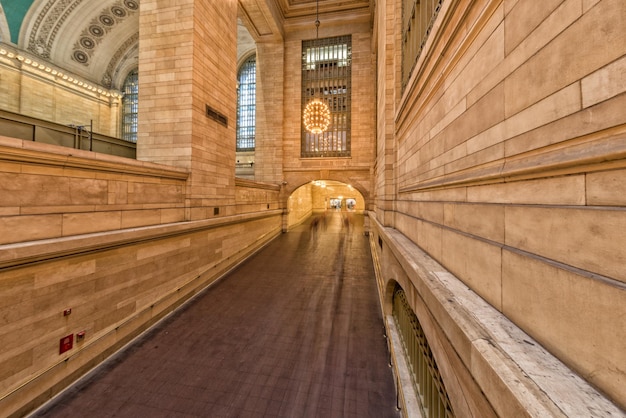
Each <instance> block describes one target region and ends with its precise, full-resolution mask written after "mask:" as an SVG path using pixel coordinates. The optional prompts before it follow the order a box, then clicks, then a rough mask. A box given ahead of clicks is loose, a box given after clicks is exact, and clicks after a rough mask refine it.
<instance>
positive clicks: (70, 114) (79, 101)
mask: <svg viewBox="0 0 626 418" xmlns="http://www.w3.org/2000/svg"><path fill="white" fill-rule="evenodd" d="M15 54H17V51H15ZM0 81H1V82H0V108H2V109H4V110H8V111H10V112H15V113H19V114H22V115H27V116H31V117H35V118H39V119H43V120H46V121H50V122H54V123H59V124H62V125H70V124H72V125H83V126H90V124H91V123H92V122H93V130H94V132H97V133H100V134H103V135H108V136H113V137H119V136H120V134H121V125H120V123H121V122H120V113H119V112H120V107H121V106H120V105H121V99H120V98H119V97H113V96H111V91H109V90H108V89H104V88H102V87H100V89H101V91H104V93H98V92H97V91H90V90H87V89H85V88H83V87H82V86H77V85H75V84H74V83H72V82H68V81H66V80H63V79H60V78H59V77H56V76H53V75H51V74H50V73H46V72H44V71H42V70H39V69H34V68H32V67H31V66H29V65H26V64H23V63H22V62H20V61H18V60H17V59H16V58H8V57H7V56H6V55H0ZM96 87H98V86H96ZM107 93H108V94H109V95H108V96H107V95H106V94H107ZM1 134H2V132H0V135H1Z"/></svg>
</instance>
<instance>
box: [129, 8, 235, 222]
mask: <svg viewBox="0 0 626 418" xmlns="http://www.w3.org/2000/svg"><path fill="white" fill-rule="evenodd" d="M236 71H237V2H236V1H234V0H219V1H218V0H142V2H141V9H140V17H139V121H138V135H137V159H139V160H143V161H150V162H154V163H160V164H165V165H172V166H176V167H184V168H187V169H188V170H189V172H190V176H189V180H188V183H187V219H189V220H194V219H204V218H207V217H213V216H216V215H219V216H221V215H227V214H230V213H234V211H235V209H234V202H235V122H236V120H235V118H236V101H237V92H236ZM207 106H208V107H210V108H211V109H212V114H213V116H214V117H213V118H211V117H208V116H207ZM216 119H217V120H216Z"/></svg>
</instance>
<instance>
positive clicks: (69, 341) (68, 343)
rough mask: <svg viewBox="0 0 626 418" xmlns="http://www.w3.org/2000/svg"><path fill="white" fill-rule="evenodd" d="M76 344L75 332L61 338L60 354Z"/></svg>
mask: <svg viewBox="0 0 626 418" xmlns="http://www.w3.org/2000/svg"><path fill="white" fill-rule="evenodd" d="M73 345H74V334H70V335H68V336H66V337H63V338H61V342H60V344H59V354H63V353H65V352H66V351H68V350H71V349H72V346H73Z"/></svg>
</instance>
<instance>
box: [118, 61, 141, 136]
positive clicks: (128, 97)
mask: <svg viewBox="0 0 626 418" xmlns="http://www.w3.org/2000/svg"><path fill="white" fill-rule="evenodd" d="M123 90H124V98H123V99H122V110H123V112H124V114H123V115H122V138H123V139H125V140H126V141H130V142H137V105H138V103H139V83H138V73H137V70H133V71H131V72H130V73H129V74H128V75H127V76H126V80H125V81H124V87H123Z"/></svg>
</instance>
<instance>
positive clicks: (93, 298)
mask: <svg viewBox="0 0 626 418" xmlns="http://www.w3.org/2000/svg"><path fill="white" fill-rule="evenodd" d="M0 160H1V162H0V196H2V199H0V289H2V291H1V292H0V295H1V297H0V344H3V346H4V350H3V351H2V354H0V411H2V415H3V416H23V415H24V414H25V413H26V412H28V411H29V410H32V409H33V408H35V407H37V406H38V405H40V404H41V403H43V402H45V401H46V400H48V399H49V398H50V397H51V396H53V395H54V394H56V393H57V392H58V391H60V390H62V389H63V388H64V387H65V386H67V385H68V384H70V383H71V382H72V381H73V380H75V379H76V378H77V377H79V376H80V375H81V374H82V373H85V372H86V371H88V370H89V369H91V368H92V367H94V366H96V365H97V364H98V363H100V362H101V361H103V360H104V359H105V358H106V357H107V356H108V355H110V354H112V353H113V352H115V351H116V350H118V349H119V348H121V347H122V346H123V345H124V344H126V343H128V342H129V341H130V340H132V338H134V337H135V336H137V335H138V334H139V333H141V332H142V331H144V330H146V329H147V328H148V327H149V326H150V325H152V324H154V323H155V322H156V321H158V320H159V319H161V318H162V317H163V316H164V315H167V314H168V313H169V312H171V311H172V310H174V309H175V308H176V307H178V306H180V305H181V304H182V303H184V302H185V301H187V300H188V299H189V298H191V297H192V296H194V295H195V294H197V293H198V292H200V291H201V290H202V289H204V288H205V287H206V286H207V285H209V284H210V283H212V282H213V281H215V280H216V279H218V278H219V277H221V276H222V275H223V274H224V273H225V272H227V271H228V270H229V269H231V268H233V267H234V266H236V265H237V264H238V263H239V262H241V261H242V260H243V259H244V258H246V257H247V256H249V255H251V254H252V253H253V252H254V251H256V250H257V249H259V248H260V247H261V246H263V245H265V244H266V243H267V242H268V241H270V240H271V239H272V238H274V237H275V236H276V235H277V234H279V233H281V231H282V223H283V211H282V209H281V198H280V187H279V186H276V185H271V184H261V183H255V182H251V181H243V180H240V181H238V183H237V185H236V186H234V187H233V188H234V189H235V190H233V195H234V196H236V205H233V206H232V207H230V208H229V211H231V212H233V213H234V214H233V215H228V214H225V213H224V211H220V212H219V213H217V214H215V213H214V212H213V210H214V208H213V207H210V208H207V212H210V214H211V216H210V217H209V218H208V219H202V220H196V221H194V220H189V219H187V218H185V214H186V213H188V210H187V209H188V208H187V207H186V206H185V205H186V204H187V203H188V200H186V199H185V192H186V190H187V189H188V187H187V182H188V177H189V173H188V172H187V171H186V170H183V169H180V168H172V167H167V166H162V165H158V164H154V163H148V162H139V161H135V160H129V159H124V158H119V157H112V156H108V155H102V154H97V153H92V152H87V151H80V150H74V149H67V148H63V147H59V146H55V145H46V144H40V143H33V142H29V141H22V140H17V139H12V138H1V139H0ZM233 182H234V180H233ZM68 309H71V314H69V315H64V311H66V310H68ZM82 332H84V337H83V338H82V339H78V334H79V333H82ZM70 335H71V336H72V337H73V338H74V345H73V348H72V349H71V350H69V351H67V352H65V353H60V350H59V347H60V341H61V340H62V339H63V338H65V337H67V336H70Z"/></svg>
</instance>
